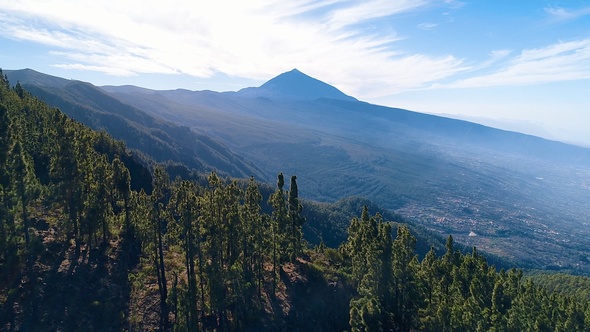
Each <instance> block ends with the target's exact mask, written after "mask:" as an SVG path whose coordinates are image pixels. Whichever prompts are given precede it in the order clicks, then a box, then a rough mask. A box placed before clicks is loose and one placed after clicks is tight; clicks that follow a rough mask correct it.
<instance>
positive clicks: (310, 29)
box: [0, 0, 465, 94]
mask: <svg viewBox="0 0 590 332" xmlns="http://www.w3.org/2000/svg"><path fill="white" fill-rule="evenodd" d="M0 3H1V4H2V6H0V7H1V8H2V9H0V15H2V16H0V29H1V30H2V31H1V32H0V35H2V36H3V37H7V38H12V39H17V40H25V41H29V42H33V43H39V44H43V45H46V46H49V47H50V48H51V53H50V54H51V55H53V56H54V57H56V59H59V60H58V61H59V62H58V63H55V64H54V66H58V67H60V68H66V69H77V70H91V71H98V72H102V73H106V74H109V75H119V76H128V75H137V74H142V73H158V74H171V73H182V74H187V75H191V76H195V77H204V78H207V77H212V76H214V75H215V74H216V73H224V74H226V75H229V76H236V77H247V78H251V79H260V80H263V79H268V77H272V76H273V75H276V74H277V73H278V72H281V71H285V70H289V69H291V68H293V67H299V68H300V69H302V70H304V71H306V72H309V73H310V74H312V75H316V76H318V77H322V78H325V79H326V80H327V81H332V82H338V84H339V86H342V87H343V89H346V90H348V91H351V92H357V91H360V90H362V89H364V87H363V84H365V83H366V81H367V80H369V79H371V80H372V81H373V85H374V86H377V85H383V84H384V85H388V86H389V87H390V88H389V89H388V91H398V90H400V89H404V88H408V87H409V88H417V87H421V86H426V85H427V84H429V83H432V82H434V81H435V80H436V79H439V78H441V77H447V76H449V75H453V74H455V73H457V72H460V71H462V70H464V69H465V68H464V66H463V65H462V60H461V59H457V58H455V57H453V56H451V55H447V56H438V57H432V56H429V55H427V54H411V53H408V52H405V51H403V50H399V49H396V48H395V42H396V41H397V40H399V39H400V37H399V36H397V35H396V34H395V31H388V33H386V34H384V33H379V32H375V33H369V34H367V33H366V26H363V24H368V23H370V22H371V21H372V20H375V19H379V18H383V17H386V16H392V15H396V14H400V13H404V12H409V11H414V10H419V9H421V8H425V7H428V6H429V5H431V4H432V3H431V2H428V1H409V0H408V1H396V2H393V3H392V2H391V1H381V0H379V1H365V2H362V3H350V2H348V1H343V0H340V1H300V2H289V1H287V2H273V1H270V0H258V1H253V2H235V1H229V2H227V1H216V2H209V3H207V5H206V6H203V5H201V6H199V5H197V4H195V3H192V2H187V1H175V2H174V1H173V2H172V3H171V2H166V3H163V2H161V1H77V2H70V1H66V0H50V1H32V0H22V1H11V2H8V1H0ZM408 65H411V66H412V68H410V67H408ZM373 94H375V93H373Z"/></svg>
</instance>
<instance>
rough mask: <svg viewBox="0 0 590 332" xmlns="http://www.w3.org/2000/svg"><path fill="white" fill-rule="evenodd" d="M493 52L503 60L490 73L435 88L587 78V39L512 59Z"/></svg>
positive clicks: (589, 73) (589, 74) (589, 53)
mask: <svg viewBox="0 0 590 332" xmlns="http://www.w3.org/2000/svg"><path fill="white" fill-rule="evenodd" d="M495 55H496V57H498V59H497V60H498V61H500V60H504V61H501V62H500V63H499V64H498V65H497V66H495V67H494V69H493V71H492V72H491V73H486V74H483V75H479V76H478V75H477V74H472V77H470V78H466V79H463V80H458V81H455V82H454V83H451V84H447V85H437V86H435V87H438V88H441V87H444V88H473V87H490V86H511V85H531V84H542V83H549V82H560V81H569V80H582V79H590V39H583V40H578V41H571V42H560V43H556V44H552V45H549V46H547V47H544V48H537V49H528V50H523V51H522V52H521V53H520V54H519V55H517V56H515V57H512V58H510V57H508V55H509V53H508V51H498V52H496V54H495ZM492 57H494V54H492ZM494 62H497V61H494Z"/></svg>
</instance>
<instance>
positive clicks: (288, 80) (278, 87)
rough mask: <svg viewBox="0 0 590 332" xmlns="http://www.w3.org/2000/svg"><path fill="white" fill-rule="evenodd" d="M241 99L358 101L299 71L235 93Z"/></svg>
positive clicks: (289, 72) (294, 70)
mask: <svg viewBox="0 0 590 332" xmlns="http://www.w3.org/2000/svg"><path fill="white" fill-rule="evenodd" d="M235 94H236V95H238V96H240V97H265V98H270V99H287V100H288V99H292V100H314V99H319V98H327V99H338V100H348V101H357V99H356V98H354V97H351V96H348V95H346V94H344V93H343V92H341V91H340V90H338V89H337V88H335V87H333V86H331V85H329V84H326V83H324V82H322V81H320V80H318V79H315V78H313V77H310V76H308V75H306V74H304V73H302V72H300V71H299V70H297V69H293V70H291V71H288V72H286V73H283V74H280V75H279V76H277V77H275V78H273V79H271V80H269V81H268V82H266V83H264V84H263V85H261V86H260V87H258V88H244V89H241V90H240V91H238V92H236V93H235Z"/></svg>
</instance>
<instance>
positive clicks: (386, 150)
mask: <svg viewBox="0 0 590 332" xmlns="http://www.w3.org/2000/svg"><path fill="white" fill-rule="evenodd" d="M27 75H29V76H32V73H31V72H30V71H14V72H9V76H11V77H12V78H11V80H12V81H13V82H16V81H17V80H20V81H21V83H22V84H23V85H24V86H26V87H27V88H28V89H30V90H31V91H33V93H34V94H36V95H37V96H40V97H42V98H43V99H45V100H46V101H47V102H49V103H50V105H52V106H59V107H61V108H62V110H64V111H65V112H66V113H68V114H71V115H72V116H74V118H77V119H79V120H80V121H83V122H84V123H86V124H88V125H90V126H94V127H93V128H104V129H105V130H106V131H107V132H109V133H111V134H112V135H113V136H114V137H116V138H119V139H125V140H126V142H127V143H128V146H129V147H132V148H137V149H142V151H144V153H145V154H149V155H152V154H154V153H155V151H152V150H149V149H148V148H150V147H152V146H165V144H164V143H162V142H168V139H171V138H173V137H175V136H174V135H172V134H170V133H169V134H167V136H166V138H159V139H157V140H155V141H153V142H156V143H155V144H152V143H149V144H145V145H143V146H142V145H138V142H142V141H143V142H147V141H146V139H147V138H145V137H150V136H149V135H148V136H143V135H136V134H137V133H143V132H148V133H150V132H152V133H153V132H154V131H155V130H154V129H151V128H149V126H146V125H145V124H144V125H141V126H144V127H142V128H144V129H142V130H139V131H137V132H135V131H133V130H129V131H127V130H125V131H124V133H126V134H129V135H127V136H120V135H119V133H120V132H121V131H120V130H118V129H117V128H118V127H119V126H118V125H117V124H116V123H117V122H111V121H103V122H101V125H100V126H95V125H94V122H93V119H94V118H100V117H98V116H92V117H91V118H88V117H87V116H80V114H79V113H80V112H78V113H76V112H70V111H69V110H70V107H69V106H68V105H69V104H67V103H66V104H63V103H62V104H60V103H58V102H57V101H60V100H62V99H66V100H69V101H70V102H71V103H70V104H73V105H86V104H88V101H92V103H91V104H92V105H100V104H101V102H100V101H101V100H108V101H109V104H108V105H111V107H112V108H109V107H103V108H100V110H101V112H107V111H108V112H110V113H109V114H111V115H110V116H112V117H113V118H118V117H125V119H126V121H128V123H129V125H130V126H139V124H140V123H141V121H139V120H138V119H139V118H141V117H145V116H147V115H146V113H149V114H152V115H154V116H156V118H157V119H158V120H153V121H155V123H158V122H159V121H163V120H162V119H164V120H166V121H171V122H174V123H177V124H178V125H182V126H187V127H190V128H191V129H192V130H194V131H195V132H197V133H200V135H201V136H203V142H205V141H211V142H216V141H221V142H223V144H224V145H225V146H227V147H229V149H231V150H232V151H234V153H230V152H228V151H227V149H226V148H224V147H223V146H219V145H218V146H217V147H220V148H223V149H225V150H223V149H222V150H215V149H216V147H215V146H212V145H209V146H210V147H212V149H213V150H211V153H210V155H220V156H226V157H223V158H221V159H222V160H225V162H224V163H213V162H209V161H208V160H210V159H211V158H208V157H205V156H206V155H207V152H206V151H208V150H207V149H205V150H204V151H203V150H199V149H196V150H197V151H196V153H197V155H198V156H199V157H194V153H195V151H194V150H195V149H193V147H195V146H197V145H194V144H192V143H190V142H192V141H190V142H189V143H188V145H186V144H185V145H179V144H180V143H178V142H177V143H170V148H171V149H172V151H177V152H178V151H186V152H187V153H190V154H188V155H185V154H181V153H180V152H178V153H177V152H173V153H167V154H161V155H158V154H156V155H155V156H152V157H153V158H154V159H156V160H157V161H165V160H168V159H171V160H173V161H176V162H183V163H186V164H190V163H189V161H190V160H191V158H193V159H194V158H196V159H198V160H201V161H207V162H202V163H201V164H206V165H212V166H213V167H216V168H217V169H218V170H220V171H225V172H226V173H227V174H230V175H233V176H244V175H245V176H250V175H254V176H255V177H256V178H257V179H258V180H260V181H263V182H273V181H274V177H275V174H276V171H277V170H283V171H284V172H285V173H286V174H300V175H301V178H300V186H301V188H302V191H301V196H302V197H305V198H309V199H315V200H320V201H326V202H335V201H338V200H340V199H343V198H346V197H349V196H352V195H355V196H360V197H366V198H368V199H370V200H371V201H374V202H376V203H377V204H379V205H380V206H383V207H384V208H387V209H391V210H394V211H395V212H397V213H398V214H400V215H402V216H403V217H404V218H405V219H407V220H411V221H412V222H413V223H416V224H421V225H422V226H424V227H425V228H427V229H430V230H434V231H436V232H438V233H440V234H441V235H444V234H453V236H454V237H455V239H456V240H457V242H459V243H463V244H466V245H468V246H477V247H478V248H481V250H482V251H485V252H489V253H493V254H496V255H498V256H502V257H505V258H507V259H509V260H512V261H516V262H519V264H521V266H527V267H532V268H538V269H552V270H560V271H562V272H574V273H580V274H586V275H588V274H589V273H590V264H589V263H588V258H589V256H590V253H589V251H588V248H590V230H589V229H588V227H587V220H585V219H584V216H586V215H588V214H590V206H589V205H588V204H587V202H588V201H589V200H590V191H588V179H590V150H588V149H585V148H580V147H575V146H571V145H567V144H562V143H558V142H552V141H547V140H544V139H541V138H538V137H533V136H527V135H522V134H518V133H512V132H506V131H501V130H496V129H493V128H489V127H484V126H480V125H477V124H474V123H470V122H465V121H458V120H452V119H446V118H441V117H437V116H431V115H426V114H420V113H414V112H410V111H406V110H401V109H394V108H387V107H381V106H376V105H371V104H367V103H363V102H360V101H355V100H354V98H352V97H349V96H346V95H344V94H342V93H341V92H339V91H338V90H336V89H335V88H333V87H331V86H329V85H327V84H324V83H322V82H320V81H317V80H315V79H312V78H310V77H308V76H306V75H304V74H302V73H300V72H297V71H292V72H289V73H285V74H282V75H280V76H278V77H277V78H275V79H273V80H270V81H269V82H267V83H266V84H264V85H263V86H261V87H260V88H248V89H244V90H242V91H239V92H231V93H217V92H212V91H200V92H199V91H197V92H195V91H187V90H174V91H152V90H147V89H141V88H136V87H130V86H125V87H103V90H100V89H99V88H96V87H92V86H91V85H89V84H83V83H81V82H71V81H67V80H65V83H69V84H71V86H67V85H66V84H65V83H64V82H63V81H59V79H57V78H51V77H47V76H46V75H42V74H39V73H36V75H35V76H34V77H32V78H31V77H27ZM59 82H61V83H59ZM58 83H59V84H58ZM78 85H81V86H84V87H85V89H88V91H92V94H90V95H86V94H84V93H81V91H82V90H80V89H78V90H76V91H79V92H80V93H71V90H72V89H73V87H74V86H78ZM309 87H313V91H311V92H310V91H309ZM84 91H86V90H84ZM312 92H313V93H312ZM314 98H315V99H314ZM54 101H55V103H54ZM129 105H133V107H132V106H129ZM85 109H89V106H86V108H85ZM92 109H98V108H97V107H94V106H92ZM129 109H132V110H133V112H136V113H137V114H143V115H142V116H139V115H137V116H136V117H129V116H125V114H127V112H128V110H129ZM140 111H143V113H140ZM82 113H83V114H86V113H84V112H82ZM88 114H93V113H92V112H90V111H88ZM158 117H159V118H158ZM149 118H150V119H154V118H153V117H152V116H151V115H150V116H149ZM138 123H139V124H138ZM110 126H113V127H114V128H111V127H110ZM167 126H171V125H170V124H167ZM173 128H178V127H173ZM175 131H176V130H173V132H175ZM177 131H178V132H179V133H180V132H183V130H177ZM157 132H158V133H160V132H159V131H157ZM164 132H168V131H164ZM185 132H186V130H185ZM186 133H187V135H188V132H186ZM150 135H151V134H150ZM162 135H163V134H162ZM195 135H196V134H195ZM205 135H206V136H205ZM152 136H154V137H160V136H158V135H156V133H153V135H152ZM150 142H152V141H150ZM170 142H171V141H170ZM178 146H185V147H186V148H183V149H180V148H177V147H178ZM213 151H218V152H213ZM223 151H225V152H223ZM156 152H157V151H156ZM238 154H239V158H242V159H239V158H238ZM232 158H234V159H232ZM237 160H248V161H249V162H251V163H247V162H241V163H237ZM230 164H231V165H236V167H237V168H238V170H232V167H231V166H230ZM190 165H191V166H190V167H196V168H200V166H199V165H198V164H197V163H192V164H190ZM252 165H256V166H252ZM201 169H202V168H201ZM209 169H211V167H210V168H209ZM220 174H221V173H220Z"/></svg>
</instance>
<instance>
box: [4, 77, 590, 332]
mask: <svg viewBox="0 0 590 332" xmlns="http://www.w3.org/2000/svg"><path fill="white" fill-rule="evenodd" d="M0 77H1V75H0ZM1 83H2V84H0V276H1V279H0V304H1V305H0V327H1V328H2V329H6V330H39V329H47V330H81V329H87V330H125V329H128V330H156V329H158V330H161V331H170V330H176V331H197V330H198V331H200V330H208V331H211V330H247V329H250V330H309V329H311V328H314V327H315V328H316V329H318V330H345V329H351V330H353V331H379V330H388V331H416V330H428V331H584V330H587V326H589V323H590V306H589V305H588V301H587V297H586V295H584V294H585V293H583V292H576V291H575V290H576V289H581V288H587V287H586V281H587V280H586V279H576V278H574V277H564V276H560V275H555V276H540V277H536V278H537V279H535V277H533V278H532V279H531V278H525V277H523V274H522V272H520V271H516V270H509V271H504V270H501V271H497V270H496V269H495V268H493V267H490V266H489V265H488V262H487V260H486V259H485V258H484V257H483V256H482V255H480V254H479V253H478V252H477V250H476V249H475V248H473V250H472V251H471V253H464V252H462V251H460V250H458V248H459V246H458V245H456V244H455V243H454V241H453V238H452V237H450V236H449V238H448V240H447V243H446V252H445V253H444V254H443V255H437V253H436V250H435V249H434V247H431V250H430V251H428V252H427V253H424V254H422V255H420V256H419V255H418V254H417V251H418V248H424V246H425V244H420V243H418V240H417V239H416V237H415V235H413V231H411V229H410V228H409V227H408V226H407V225H405V224H402V223H400V221H401V220H400V219H396V217H395V216H391V215H386V217H385V218H384V217H383V216H382V215H381V214H379V213H377V214H375V215H373V216H371V215H370V214H369V209H368V207H367V206H364V207H363V208H362V211H361V212H360V217H353V218H351V220H350V223H349V227H348V234H347V237H346V240H345V241H344V242H343V243H342V245H341V246H340V248H338V250H336V249H334V248H330V247H331V246H330V245H327V246H326V244H325V243H324V242H323V241H322V240H323V236H321V237H320V239H319V240H320V241H318V242H317V243H320V244H321V245H319V246H318V247H317V248H316V249H315V250H306V248H305V247H306V245H305V242H304V240H303V236H302V234H303V229H304V228H306V227H307V228H306V229H307V230H313V229H316V230H318V229H320V228H321V225H322V224H321V222H320V221H318V219H320V218H319V217H322V216H323V217H326V218H327V219H328V222H327V224H330V222H331V221H334V220H337V219H339V218H342V217H343V216H345V215H347V214H350V213H351V211H353V210H359V209H361V208H360V207H359V206H356V205H358V204H357V203H359V202H360V201H359V200H354V199H350V200H346V201H342V202H340V203H339V204H341V205H342V206H344V207H345V208H343V209H341V210H338V209H336V210H334V211H332V212H328V211H330V209H329V208H326V207H325V206H324V207H323V208H322V209H320V210H314V209H315V207H312V208H310V209H305V210H304V209H303V206H302V204H301V201H300V200H299V197H298V195H299V192H298V187H297V182H296V180H297V179H296V177H295V176H292V177H291V181H290V185H289V189H288V190H287V189H286V188H285V179H284V176H283V175H282V173H281V174H279V175H278V177H277V186H276V188H275V190H274V192H273V193H269V195H268V197H269V198H268V206H265V205H264V203H263V200H264V199H263V194H262V193H261V187H262V186H260V185H259V184H257V183H256V181H255V180H254V178H253V177H252V178H250V179H249V180H246V181H242V182H240V181H237V180H233V181H232V180H229V179H228V180H225V179H223V178H221V177H220V176H219V175H218V174H217V173H215V172H211V173H210V175H209V177H208V179H207V183H198V182H196V181H191V180H188V179H181V178H178V179H176V180H174V181H170V177H169V175H168V173H167V172H166V169H165V167H164V166H163V165H156V166H155V167H154V169H153V173H152V174H150V175H149V176H146V177H142V176H141V175H142V174H147V173H146V172H147V170H146V169H142V168H141V166H140V164H139V163H138V162H137V161H134V159H133V156H131V155H130V154H128V153H127V151H126V150H125V146H124V145H122V144H120V143H117V142H116V141H113V140H112V139H110V138H109V137H108V136H107V135H105V134H104V133H96V132H93V131H91V130H89V129H88V128H86V127H84V126H82V125H81V124H79V123H77V122H75V121H72V120H71V119H69V118H67V117H66V116H64V115H63V114H62V113H61V112H60V111H59V110H56V109H51V108H49V107H47V106H46V105H45V104H43V103H41V102H40V101H39V100H37V99H35V98H33V97H32V96H31V95H30V94H28V93H27V92H26V91H25V90H24V89H22V87H21V86H20V85H19V84H17V86H15V88H14V89H10V88H9V84H8V83H7V82H5V81H2V82H1ZM135 177H141V179H139V180H138V179H134V178H135ZM134 181H136V182H135V183H136V185H137V186H134V185H133V183H134ZM137 188H139V189H137ZM268 191H270V190H268ZM268 191H267V192H268ZM346 206H348V207H346ZM314 211H315V212H314ZM318 211H319V212H318ZM305 212H308V213H310V214H307V215H305ZM306 216H307V218H309V219H311V220H313V222H314V223H316V224H315V225H308V223H306ZM309 216H314V217H313V218H310V217H309ZM384 219H386V220H388V221H385V220H384ZM330 220H331V221H330ZM390 220H395V221H396V223H392V222H390ZM333 226H335V225H333ZM314 227H315V228H314ZM339 227H340V228H342V227H343V226H342V225H340V226H339ZM334 229H338V228H337V227H334ZM394 229H395V230H396V233H395V238H394V237H393V236H392V232H393V230H394ZM324 232H325V229H323V230H322V231H320V232H319V234H323V233H324ZM429 244H430V243H429ZM441 247H442V245H441ZM419 257H423V258H422V259H421V260H420V258H419ZM542 283H544V284H545V285H546V287H547V288H548V289H550V290H551V291H555V292H554V293H551V292H549V291H547V290H546V289H545V288H543V287H539V284H542ZM558 284H567V285H568V287H566V288H565V289H559V288H558V286H557V285H558ZM574 293H575V294H574ZM56 299H59V301H57V300H56ZM347 304H349V306H348V308H346V306H347Z"/></svg>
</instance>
